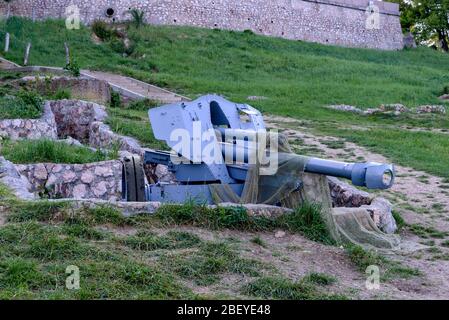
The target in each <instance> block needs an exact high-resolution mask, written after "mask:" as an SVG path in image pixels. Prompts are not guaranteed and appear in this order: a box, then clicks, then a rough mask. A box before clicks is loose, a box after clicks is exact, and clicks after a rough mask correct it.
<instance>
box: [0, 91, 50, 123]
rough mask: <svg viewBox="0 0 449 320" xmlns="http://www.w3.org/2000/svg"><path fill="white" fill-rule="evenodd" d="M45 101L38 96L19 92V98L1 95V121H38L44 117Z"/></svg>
mask: <svg viewBox="0 0 449 320" xmlns="http://www.w3.org/2000/svg"><path fill="white" fill-rule="evenodd" d="M42 105H43V100H42V98H41V97H40V96H38V95H37V94H34V93H33V92H27V91H19V92H18V94H17V96H10V95H5V96H1V94H0V119H36V118H39V117H40V116H41V115H42V111H43V108H42Z"/></svg>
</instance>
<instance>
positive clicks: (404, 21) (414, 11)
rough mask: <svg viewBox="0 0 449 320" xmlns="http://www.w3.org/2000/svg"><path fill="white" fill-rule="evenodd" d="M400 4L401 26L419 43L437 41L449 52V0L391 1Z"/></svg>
mask: <svg viewBox="0 0 449 320" xmlns="http://www.w3.org/2000/svg"><path fill="white" fill-rule="evenodd" d="M390 1H393V2H396V3H399V8H400V10H401V25H402V28H403V29H404V30H405V31H411V32H412V33H413V34H414V36H415V38H416V40H417V41H418V42H421V43H422V42H426V41H429V40H437V42H438V43H439V45H440V46H441V49H443V50H444V51H446V52H447V51H449V45H448V43H449V0H390Z"/></svg>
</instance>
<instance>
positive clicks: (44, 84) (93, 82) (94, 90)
mask: <svg viewBox="0 0 449 320" xmlns="http://www.w3.org/2000/svg"><path fill="white" fill-rule="evenodd" d="M17 83H18V84H19V85H20V86H26V87H32V88H33V89H36V90H37V91H38V92H40V93H42V94H43V95H48V94H52V93H55V92H57V91H58V90H65V91H68V92H70V96H71V97H72V99H77V100H87V101H94V102H97V103H100V104H107V103H109V101H110V98H111V88H110V87H109V84H108V83H107V82H106V81H102V80H98V79H94V78H88V77H78V78H75V77H67V76H53V77H51V78H48V77H33V76H27V77H23V78H22V79H19V80H17Z"/></svg>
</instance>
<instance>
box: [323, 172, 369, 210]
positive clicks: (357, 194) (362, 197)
mask: <svg viewBox="0 0 449 320" xmlns="http://www.w3.org/2000/svg"><path fill="white" fill-rule="evenodd" d="M327 179H328V181H329V188H330V192H331V197H332V202H333V205H334V206H335V207H360V206H362V205H368V204H370V203H371V201H372V200H373V196H371V195H370V194H369V193H368V192H365V191H361V190H359V189H357V188H355V187H353V186H351V185H349V184H347V183H346V182H343V181H341V180H339V179H337V178H335V177H327Z"/></svg>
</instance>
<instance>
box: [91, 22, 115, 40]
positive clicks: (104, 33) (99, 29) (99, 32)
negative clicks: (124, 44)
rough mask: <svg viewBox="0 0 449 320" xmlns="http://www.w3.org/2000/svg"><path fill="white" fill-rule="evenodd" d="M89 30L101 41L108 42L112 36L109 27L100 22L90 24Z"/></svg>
mask: <svg viewBox="0 0 449 320" xmlns="http://www.w3.org/2000/svg"><path fill="white" fill-rule="evenodd" d="M91 28H92V31H93V33H95V35H96V36H97V37H98V38H100V39H101V40H103V41H108V40H110V39H111V38H112V37H113V35H114V32H113V31H112V30H111V28H110V27H109V25H108V24H107V23H106V22H104V21H101V20H95V21H94V22H93V23H92V26H91Z"/></svg>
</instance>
